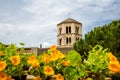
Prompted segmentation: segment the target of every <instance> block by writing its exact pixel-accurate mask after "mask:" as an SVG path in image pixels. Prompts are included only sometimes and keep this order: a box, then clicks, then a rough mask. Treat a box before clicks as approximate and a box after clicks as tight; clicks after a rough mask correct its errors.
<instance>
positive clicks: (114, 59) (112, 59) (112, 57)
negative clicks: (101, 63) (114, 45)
mask: <svg viewBox="0 0 120 80" xmlns="http://www.w3.org/2000/svg"><path fill="white" fill-rule="evenodd" d="M108 57H109V59H110V61H113V62H114V61H117V58H116V57H115V56H114V55H113V54H112V53H109V54H108Z"/></svg>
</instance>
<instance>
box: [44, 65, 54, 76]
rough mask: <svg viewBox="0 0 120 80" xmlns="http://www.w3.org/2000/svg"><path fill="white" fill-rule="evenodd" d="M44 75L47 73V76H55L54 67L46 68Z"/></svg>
mask: <svg viewBox="0 0 120 80" xmlns="http://www.w3.org/2000/svg"><path fill="white" fill-rule="evenodd" d="M44 73H45V74H46V75H53V74H54V70H53V69H52V67H50V66H46V67H45V68H44Z"/></svg>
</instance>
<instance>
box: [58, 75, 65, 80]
mask: <svg viewBox="0 0 120 80" xmlns="http://www.w3.org/2000/svg"><path fill="white" fill-rule="evenodd" d="M56 80H64V77H63V76H62V75H61V74H57V75H56Z"/></svg>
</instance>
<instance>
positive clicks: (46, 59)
mask: <svg viewBox="0 0 120 80" xmlns="http://www.w3.org/2000/svg"><path fill="white" fill-rule="evenodd" d="M41 61H42V62H44V63H49V62H50V56H49V55H48V54H44V55H43V56H42V60H41Z"/></svg>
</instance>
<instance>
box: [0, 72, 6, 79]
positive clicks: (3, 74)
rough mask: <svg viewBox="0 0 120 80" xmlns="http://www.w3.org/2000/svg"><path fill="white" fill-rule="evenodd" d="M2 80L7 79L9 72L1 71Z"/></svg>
mask: <svg viewBox="0 0 120 80" xmlns="http://www.w3.org/2000/svg"><path fill="white" fill-rule="evenodd" d="M0 80H7V74H6V73H4V72H0Z"/></svg>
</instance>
